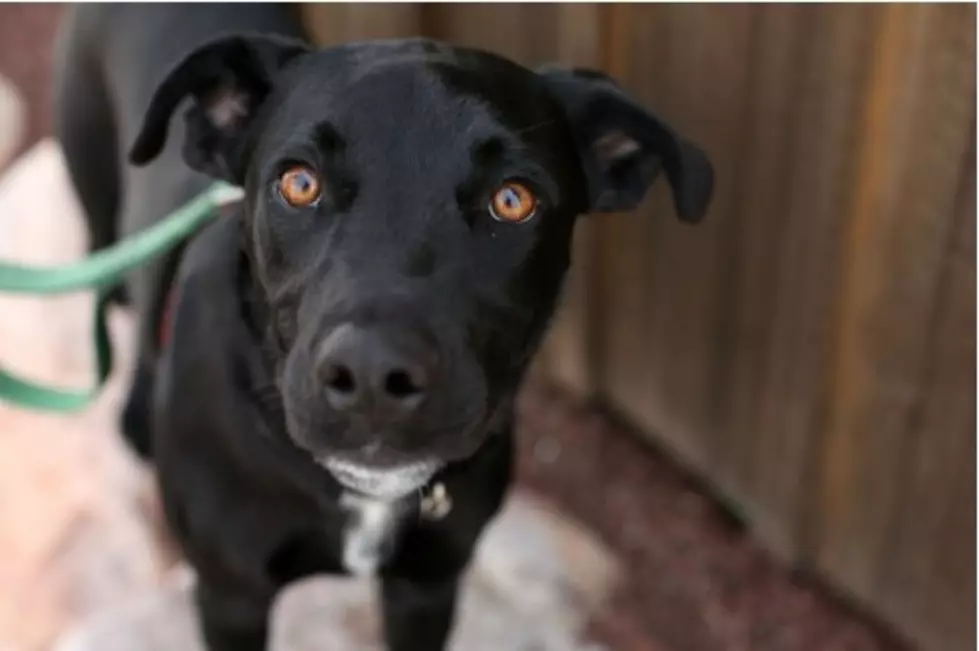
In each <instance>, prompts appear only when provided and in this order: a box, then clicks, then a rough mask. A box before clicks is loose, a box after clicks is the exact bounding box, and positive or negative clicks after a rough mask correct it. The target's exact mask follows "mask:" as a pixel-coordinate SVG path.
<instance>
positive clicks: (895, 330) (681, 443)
mask: <svg viewBox="0 0 979 651" xmlns="http://www.w3.org/2000/svg"><path fill="white" fill-rule="evenodd" d="M303 11H304V12H305V13H306V19H307V25H309V27H310V31H311V33H312V34H313V35H314V37H315V38H316V39H317V40H319V41H320V42H321V43H334V42H339V41H344V40H353V39H359V38H366V37H381V36H383V37H387V36H404V35H418V34H423V35H427V36H433V37H437V38H442V39H445V40H449V41H452V42H456V43H462V44H467V45H475V46H479V47H483V48H487V49H491V50H495V51H499V52H502V53H504V54H506V55H508V56H510V57H513V58H515V59H516V60H518V61H520V62H523V63H526V64H536V63H540V62H543V61H548V60H562V61H566V62H573V63H576V64H582V65H589V66H594V67H599V68H603V69H605V70H606V71H608V72H610V73H612V74H614V75H615V76H616V77H618V78H619V79H620V80H621V81H622V82H623V84H624V85H625V86H626V87H627V88H629V89H630V90H631V91H632V92H634V93H635V94H636V95H637V96H638V97H639V98H640V99H641V100H643V101H644V102H646V103H647V104H648V105H649V106H651V107H653V108H655V110H656V111H657V112H659V113H660V114H661V115H663V116H664V117H666V118H667V119H668V120H669V121H671V122H672V123H674V124H675V125H676V126H677V127H678V128H679V129H680V130H681V132H683V133H686V134H688V135H689V136H690V137H691V138H692V139H694V140H695V141H697V142H699V143H702V144H703V145H704V146H705V147H706V148H707V150H708V151H709V152H710V154H711V156H712V159H713V161H714V163H715V165H716V168H717V177H718V184H717V193H716V201H715V203H714V205H713V208H712V211H711V214H710V216H709V218H708V220H707V222H706V223H705V224H703V225H701V226H698V227H695V228H691V227H689V226H685V225H683V224H680V223H678V222H677V221H676V220H675V219H673V217H672V209H671V204H670V202H669V198H668V192H667V191H666V189H665V188H662V187H661V188H658V189H657V190H656V191H655V192H654V193H653V196H651V197H650V199H649V200H648V201H647V202H646V203H645V205H644V206H643V208H642V210H640V211H639V213H638V214H630V215H607V216H600V217H596V218H593V219H590V220H589V221H587V222H585V223H583V224H582V226H581V228H580V229H579V231H578V233H577V236H576V241H575V249H576V250H575V265H574V271H573V274H572V278H571V282H570V286H569V288H568V292H567V297H566V301H565V305H564V307H563V311H562V314H561V318H560V319H559V321H558V323H557V324H556V325H555V327H554V330H553V332H552V334H551V337H550V339H549V341H548V344H547V346H546V349H545V351H544V353H543V355H542V356H541V359H540V367H541V368H542V369H543V370H544V371H545V372H547V373H549V374H550V375H552V376H553V377H554V378H556V379H557V380H559V381H561V382H563V383H564V384H565V385H567V386H569V387H571V388H573V389H575V390H577V391H579V392H580V393H582V394H584V395H588V396H591V397H596V398H601V399H603V400H606V401H608V402H610V403H611V404H612V405H614V406H616V407H617V408H618V409H620V410H621V411H622V412H624V413H625V414H627V415H628V416H630V417H631V418H632V419H633V420H634V421H635V422H636V423H638V424H639V425H640V426H641V427H642V428H643V429H645V431H647V432H648V433H649V436H651V437H652V438H654V439H655V440H657V441H658V442H660V443H661V444H664V445H665V446H667V447H668V449H670V450H671V451H672V452H673V453H674V454H675V455H676V456H677V457H678V458H680V459H681V460H683V461H684V462H685V463H687V464H689V465H691V466H692V467H694V468H696V469H697V470H698V471H699V472H701V473H702V474H703V475H704V476H705V477H706V478H708V479H709V480H710V481H711V482H712V483H713V484H714V486H715V487H716V488H717V489H718V492H719V493H720V494H721V495H723V496H725V497H726V498H727V499H728V500H729V502H730V503H731V505H732V506H733V507H734V508H736V509H738V510H739V511H740V512H741V513H742V514H743V515H744V517H745V519H746V520H747V522H749V523H750V525H751V526H752V527H753V529H754V530H755V531H756V532H757V534H758V535H759V536H761V537H762V538H763V539H764V540H765V541H766V542H767V543H768V544H769V545H770V546H771V548H772V549H773V550H775V551H776V552H778V553H780V554H782V555H783V556H784V557H786V558H788V559H790V560H792V561H793V562H796V563H798V564H799V565H801V566H804V567H808V568H812V569H815V570H817V571H819V572H821V573H822V574H823V575H824V576H826V577H828V578H829V579H830V580H831V581H832V582H833V583H834V584H836V585H837V586H838V587H840V588H841V589H844V590H846V591H848V592H849V593H850V594H852V595H854V596H855V597H856V598H857V599H859V600H861V601H863V602H864V603H865V604H867V605H869V606H870V607H871V608H872V609H873V610H875V611H876V612H877V613H879V614H880V615H882V616H883V617H884V618H885V619H887V620H888V621H890V622H891V623H892V624H893V625H895V626H896V627H897V628H898V629H900V630H902V631H903V632H904V633H905V634H907V635H908V636H909V637H910V638H912V639H914V640H916V641H917V642H918V643H919V644H920V645H921V648H923V649H930V650H934V651H965V650H966V649H974V648H975V612H976V603H975V583H974V582H975V576H976V571H975V569H976V568H975V543H976V536H975V527H976V503H975V459H976V456H975V451H976V450H975V426H976V393H975V389H976V386H975V378H976V375H975V373H976V368H975V360H976V351H975V333H976V322H975V309H976V304H975V297H976V278H975V268H976V250H975V244H976V203H975V198H976V167H975V165H976V146H975V143H976V130H975V129H976V106H975V92H976V87H975V82H976V69H975V57H976V51H975V25H976V13H975V12H976V9H975V5H937V4H928V5H924V4H921V5H909V4H905V5H859V4H836V5H702V4H698V5H683V4H680V5H676V4H668V5H644V4H634V5H585V4H575V5H554V4H528V5H521V4H511V5H492V4H472V5H464V4H440V5H417V4H398V5H393V4H392V5H383V4H380V5H379V4H373V5H303Z"/></svg>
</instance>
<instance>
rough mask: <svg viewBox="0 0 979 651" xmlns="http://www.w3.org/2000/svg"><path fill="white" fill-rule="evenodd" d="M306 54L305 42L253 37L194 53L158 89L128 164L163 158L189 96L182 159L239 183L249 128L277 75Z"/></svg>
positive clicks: (226, 40)
mask: <svg viewBox="0 0 979 651" xmlns="http://www.w3.org/2000/svg"><path fill="white" fill-rule="evenodd" d="M308 51H309V48H308V47H307V46H306V44H305V43H302V42H301V41H297V40H293V39H287V38H283V37H277V36H267V35H249V34H242V35H236V36H230V37H224V38H221V39H218V40H216V41H212V42H211V43H208V44H206V45H203V46H201V47H199V48H198V49H196V50H194V51H193V52H191V53H190V54H189V55H187V57H186V58H184V59H183V61H181V62H180V63H178V64H177V65H176V67H174V68H173V69H172V70H171V71H170V72H169V73H168V74H167V76H166V77H165V78H164V80H163V82H162V83H161V84H160V85H159V86H158V87H157V89H156V92H155V93H154V94H153V98H152V99H151V100H150V105H149V108H148V109H147V112H146V116H145V117H144V121H143V126H142V129H140V132H139V135H138V136H137V137H136V141H135V143H134V144H133V147H132V150H131V151H130V153H129V160H130V161H131V162H132V163H133V164H135V165H144V164H146V163H148V162H150V161H151V160H153V159H154V158H155V157H156V156H157V155H159V153H160V151H161V150H162V149H163V145H164V143H165V142H166V138H167V128H168V126H169V123H170V120H171V118H172V117H173V113H174V111H175V110H176V109H177V107H178V106H179V105H180V103H181V102H182V101H183V100H184V99H185V98H187V97H190V98H191V106H190V107H189V108H188V109H187V112H186V114H185V116H184V117H185V120H186V122H187V134H186V136H185V138H186V140H185V142H184V148H183V154H184V159H185V160H186V161H187V164H188V165H189V166H190V167H191V168H193V169H195V170H197V171H199V172H203V173H205V174H208V175H210V176H213V177H216V178H220V179H224V180H226V181H230V182H232V183H238V184H240V183H241V182H242V181H243V177H244V171H245V162H246V161H245V158H246V153H247V152H246V149H247V146H246V142H245V141H246V138H245V137H244V136H245V134H246V132H247V130H248V126H249V125H250V124H251V122H252V120H253V118H254V117H255V113H256V112H257V111H258V108H259V106H260V105H261V103H262V101H263V100H264V99H265V98H266V96H267V95H268V93H269V91H270V90H271V88H272V83H273V80H274V78H275V76H276V74H278V72H279V71H280V70H281V69H282V67H283V66H284V65H285V64H286V63H287V62H288V61H290V60H291V59H293V58H294V57H296V56H298V55H300V54H304V53H306V52H308Z"/></svg>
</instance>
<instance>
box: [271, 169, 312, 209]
mask: <svg viewBox="0 0 979 651" xmlns="http://www.w3.org/2000/svg"><path fill="white" fill-rule="evenodd" d="M279 194H280V195H282V198H283V199H284V200H285V202H286V203H287V204H289V205H290V206H292V207H293V208H305V207H306V206H311V205H312V204H313V203H315V202H316V200H317V199H319V198H320V179H319V177H318V176H317V175H316V172H314V171H313V170H312V169H311V168H310V167H308V166H306V165H294V166H292V167H290V168H289V169H287V170H286V171H285V172H283V173H282V176H280V177H279Z"/></svg>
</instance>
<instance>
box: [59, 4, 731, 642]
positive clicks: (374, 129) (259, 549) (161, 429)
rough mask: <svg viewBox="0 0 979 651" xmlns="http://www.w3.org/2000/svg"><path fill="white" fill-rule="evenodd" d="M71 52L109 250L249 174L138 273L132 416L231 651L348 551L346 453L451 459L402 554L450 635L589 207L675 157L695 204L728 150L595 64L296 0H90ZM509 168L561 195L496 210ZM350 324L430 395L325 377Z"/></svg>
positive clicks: (90, 189)
mask: <svg viewBox="0 0 979 651" xmlns="http://www.w3.org/2000/svg"><path fill="white" fill-rule="evenodd" d="M59 61H60V69H59V75H58V94H57V97H58V99H57V111H56V112H57V116H58V120H57V130H58V135H59V137H60V139H61V142H62V143H63V145H64V148H65V154H66V157H67V160H68V166H69V170H70V172H71V176H72V179H73V181H74V183H75V185H76V187H77V189H78V192H79V195H80V197H81V200H82V202H83V204H84V207H85V210H86V212H87V217H88V220H89V226H90V229H91V233H92V236H93V239H92V242H93V247H94V248H101V247H104V246H106V245H108V244H111V243H112V242H114V241H115V240H116V239H117V238H118V237H120V236H121V235H125V234H128V233H131V232H134V231H138V230H141V229H143V228H145V227H146V226H148V225H150V224H152V223H153V222H155V221H157V220H158V219H160V218H161V217H162V216H163V215H165V214H167V213H168V212H170V211H171V210H173V209H174V208H175V207H177V206H179V205H180V204H181V203H183V202H184V201H186V200H187V199H188V198H190V197H192V196H193V195H194V194H195V193H197V192H199V191H200V190H201V189H203V188H204V187H206V185H207V184H208V183H209V182H210V180H211V179H213V178H220V179H225V180H228V181H231V182H233V183H236V184H239V185H242V186H243V187H244V188H245V190H246V199H245V201H244V202H243V204H242V206H241V207H240V209H239V210H238V211H237V212H236V213H235V214H234V215H232V216H228V217H224V218H222V219H221V220H220V221H218V222H217V223H215V224H213V225H211V226H209V227H207V228H206V229H205V230H204V231H203V232H202V233H200V234H199V235H198V236H197V237H195V238H194V239H193V241H192V242H191V243H190V244H189V246H188V248H187V249H186V251H185V252H183V253H181V254H179V255H174V256H171V257H170V258H168V259H166V260H162V261H159V262H157V263H155V264H153V265H151V266H149V267H147V268H145V269H142V270H140V272H139V273H137V274H135V275H134V276H133V277H132V278H131V281H130V282H129V283H128V284H127V287H126V288H125V290H126V291H125V296H126V299H127V300H128V301H129V302H130V303H131V304H132V306H133V308H134V310H135V311H136V313H137V314H138V316H139V320H140V341H139V370H138V372H137V376H136V379H135V381H134V383H133V388H132V392H131V395H130V400H129V404H128V406H127V408H126V411H125V418H124V429H125V431H126V435H127V437H128V438H129V439H130V440H131V441H132V442H133V444H134V446H135V447H136V448H137V449H138V450H139V451H140V452H141V453H142V454H143V456H145V457H146V458H148V459H149V458H152V459H153V461H154V463H155V464H156V466H157V468H158V473H159V481H160V486H161V491H162V495H163V499H164V505H165V511H166V515H167V518H168V521H169V524H170V526H171V528H172V530H173V533H174V535H175V536H176V538H177V539H178V540H179V542H180V544H181V546H182V548H183V551H184V553H185V554H186V556H187V558H188V559H189V561H190V562H191V563H192V564H193V566H194V567H195V569H196V571H197V574H198V588H197V601H198V607H199V612H200V615H201V618H202V629H203V632H204V635H205V638H206V640H207V643H208V646H209V648H210V649H211V651H232V650H234V651H249V650H256V651H257V650H259V649H262V648H264V645H265V639H266V634H267V623H266V619H267V613H268V608H269V604H270V602H271V600H272V598H273V597H274V595H275V594H276V592H277V591H278V590H279V589H280V588H281V587H282V586H283V585H285V584H286V583H288V582H290V581H293V580H295V579H297V578H301V577H303V576H306V575H308V574H311V573H315V572H340V571H342V564H341V560H340V551H341V527H342V525H343V522H344V517H345V516H344V513H343V512H342V511H341V509H340V507H339V505H338V498H339V495H340V493H341V491H342V490H343V489H342V488H341V485H340V483H338V481H337V479H335V478H334V474H331V472H328V471H327V470H325V469H324V466H323V462H324V460H330V459H342V460H344V461H346V462H350V463H356V464H358V467H361V466H363V467H371V468H379V469H384V468H394V467H400V466H403V465H404V464H408V463H415V462H418V461H426V462H432V463H435V464H437V466H438V467H439V468H440V469H439V470H438V472H437V474H436V475H435V476H434V477H433V478H432V479H431V481H432V482H436V481H437V482H441V483H442V484H444V485H445V487H446V488H447V490H448V492H449V494H450V495H451V496H452V499H453V509H452V511H451V513H450V514H449V515H448V517H446V518H445V519H443V520H440V521H434V522H432V521H423V520H419V519H418V518H417V517H409V518H407V519H405V521H404V522H403V523H402V524H403V526H402V529H401V531H400V533H399V536H398V538H397V545H396V546H395V548H394V551H393V554H392V555H391V556H390V557H389V558H387V560H386V561H385V562H384V564H383V566H382V567H381V568H380V572H379V573H380V577H381V580H382V583H383V590H382V604H381V605H382V608H383V611H384V624H385V635H386V639H387V643H388V646H389V648H390V649H391V650H392V651H437V650H439V649H442V648H443V646H444V644H445V641H446V639H447V636H448V634H449V631H450V628H451V622H452V619H453V613H454V608H455V601H456V595H457V592H458V587H459V586H458V583H459V577H460V576H461V574H462V572H463V570H464V569H465V568H466V566H467V564H468V563H469V561H470V558H471V556H472V553H473V549H474V546H475V544H476V542H477V540H478V538H479V535H480V533H481V531H482V530H483V528H484V527H485V525H486V524H487V522H488V521H489V520H490V519H491V518H492V517H493V515H494V514H495V513H496V512H497V510H498V508H499V506H500V504H501V502H502V500H503V498H504V494H505V491H506V488H507V486H508V484H509V482H510V476H511V463H512V459H511V456H512V455H511V448H512V440H511V436H512V435H511V430H512V402H513V399H514V394H515V392H516V390H517V387H518V386H519V383H520V380H521V376H522V374H523V372H524V371H525V369H526V367H527V364H528V361H529V360H530V358H531V356H532V355H533V353H534V350H535V348H536V346H537V344H538V343H539V341H540V339H541V337H542V335H543V333H544V331H545V328H546V326H547V324H548V320H549V319H550V317H551V315H552V313H553V311H554V307H555V304H556V301H557V299H558V295H559V292H560V288H561V283H562V280H563V278H564V274H565V271H566V269H567V266H568V264H569V251H570V243H571V237H572V231H573V226H574V223H575V220H576V218H577V217H578V215H581V214H584V213H589V212H605V211H614V210H625V209H630V208H633V207H635V206H636V205H637V204H638V203H639V201H640V200H641V199H642V198H643V196H644V195H645V194H646V191H647V189H648V188H649V186H650V185H651V184H652V183H653V182H654V181H655V179H656V178H657V176H658V173H659V171H660V170H661V169H662V170H664V171H665V176H666V179H667V180H668V181H669V184H670V186H671V188H672V190H673V195H674V199H675V203H676V207H677V213H678V215H679V216H680V217H682V218H683V219H686V220H690V221H695V220H697V219H699V218H700V217H702V216H703V214H704V212H705V211H706V209H707V205H708V202H709V199H710V194H711V189H712V170H711V166H710V164H709V162H708V160H707V158H706V156H705V155H704V154H703V152H701V151H700V150H699V149H697V148H696V147H695V146H693V145H691V144H690V143H689V142H688V141H686V140H685V139H683V138H682V137H680V136H679V135H678V134H677V133H676V132H675V131H674V130H673V129H672V128H671V127H670V126H669V125H667V124H666V123H665V122H663V121H662V120H661V119H659V118H657V117H655V116H654V115H652V114H651V113H649V112H648V111H647V110H646V109H644V108H642V107H641V106H639V105H638V104H637V103H636V102H635V101H634V100H632V99H631V98H630V97H629V96H628V95H627V94H626V93H625V91H623V90H622V89H621V88H620V87H619V86H617V85H616V84H615V83H614V82H613V81H612V80H611V79H609V78H608V77H606V76H604V75H601V74H599V73H595V72H592V71H574V70H567V69H561V68H547V69H543V70H540V71H532V70H528V69H526V68H523V67H521V66H519V65H517V64H515V63H512V62H510V61H508V60H506V59H503V58H500V57H497V56H495V55H492V54H488V53H484V52H479V51H474V50H469V49H464V48H456V47H452V46H449V45H445V44H441V43H436V42H432V41H426V40H404V41H378V42H366V43H357V44H351V45H345V46H342V47H335V48H330V49H326V50H315V49H313V48H311V47H309V46H308V45H307V44H306V42H305V41H304V40H303V38H302V35H301V31H300V29H299V28H298V26H297V25H296V23H295V19H294V17H293V16H292V14H291V9H290V8H289V7H288V6H287V5H263V4H249V5H194V4H189V5H187V4H160V5H154V4H147V5H128V4H119V5H84V6H77V7H74V8H72V10H71V13H70V16H69V18H68V19H67V22H66V25H65V27H64V29H63V31H62V34H61V41H60V56H59ZM181 107H185V108H181ZM178 113H179V114H182V116H183V120H175V119H173V118H174V117H175V116H176V115H177V114H178ZM130 148H131V149H130ZM127 150H128V152H129V154H128V158H129V159H130V160H131V162H132V163H134V164H135V165H129V164H127V161H126V151H127ZM296 163H302V164H305V165H307V166H308V167H309V168H311V169H312V170H314V171H315V173H316V174H317V175H318V177H319V178H320V179H321V181H322V187H323V192H322V196H321V199H320V200H319V201H317V202H316V203H315V204H314V205H311V206H309V207H307V208H293V207H291V206H289V205H288V204H287V203H286V202H285V201H283V199H282V197H281V196H280V195H279V188H278V185H277V179H278V178H279V176H280V175H281V174H282V172H283V171H284V170H285V169H286V168H288V167H289V166H290V165H294V164H296ZM512 179H519V180H520V182H521V183H523V184H524V185H526V186H527V187H529V188H530V189H531V190H532V191H533V192H534V193H535V194H536V195H537V197H538V198H539V205H538V208H537V211H536V213H535V214H534V216H533V217H532V218H531V219H529V220H528V221H526V222H524V223H502V222H500V221H496V220H494V219H493V217H492V216H491V214H490V211H489V210H488V205H489V203H490V201H491V197H492V194H493V192H494V189H495V188H497V187H498V186H499V185H500V184H501V183H503V182H504V181H508V180H512ZM171 287H173V288H174V290H175V296H176V299H175V301H174V304H173V310H172V316H171V319H172V322H171V323H170V326H171V331H172V333H173V334H172V338H171V339H170V341H169V342H168V343H167V345H166V346H163V347H162V348H161V346H159V345H158V341H157V337H156V335H157V331H158V327H159V321H160V318H161V313H162V306H163V302H164V299H165V296H166V295H167V293H168V292H169V291H170V288H171ZM343 328H347V329H348V330H353V331H356V332H358V333H360V334H358V335H357V336H358V337H361V338H362V339H363V338H364V337H366V339H363V340H364V341H367V342H369V345H367V348H363V347H361V348H355V349H350V350H347V349H344V350H342V351H341V352H343V353H344V354H346V353H350V354H352V355H354V357H355V358H356V360H357V363H361V362H363V363H364V364H368V365H369V364H375V365H376V364H378V363H388V362H391V359H394V358H396V359H395V361H397V362H398V363H399V364H402V365H403V366H404V367H405V368H410V369H420V370H419V371H418V372H417V375H418V377H421V378H422V379H423V380H424V382H423V384H422V385H420V388H418V391H419V395H420V398H419V399H418V400H417V401H415V402H412V403H411V405H410V409H401V410H399V411H397V412H396V413H397V417H393V416H392V415H391V412H385V413H384V417H383V418H382V417H381V415H380V412H378V411H377V408H376V406H375V407H371V408H370V409H368V410H367V411H363V410H361V411H357V412H356V413H355V412H353V411H350V410H348V409H347V408H346V407H340V406H338V405H339V403H338V402H337V401H336V400H333V399H332V398H331V397H330V396H329V395H328V393H329V392H328V391H327V390H326V389H325V388H324V379H323V378H324V364H325V361H324V359H325V357H324V356H326V355H327V353H326V352H324V349H325V348H329V351H328V352H329V354H331V355H332V354H333V352H335V351H334V348H335V346H334V345H333V344H335V343H336V341H335V340H336V337H334V338H332V339H331V335H334V334H335V333H337V332H338V331H340V330H341V329H343ZM364 333H367V334H364ZM331 341H332V342H333V344H330V346H333V347H332V348H331V347H330V346H327V344H326V343H324V342H331ZM358 341H359V340H358ZM348 348H349V346H348ZM367 349H369V350H367ZM351 350H352V351H353V352H350V351H351ZM377 351H395V352H391V353H390V355H393V356H394V357H392V358H391V359H388V358H387V357H385V358H384V359H381V360H380V361H378V359H377V355H380V354H381V353H378V352H377ZM387 354H388V353H387V352H385V353H384V355H387ZM371 356H373V357H371ZM368 357H370V359H367V358H368ZM423 358H424V360H425V361H423ZM365 360H366V361H365ZM392 363H393V362H392ZM358 368H359V367H358ZM365 368H366V367H365ZM371 368H373V367H371ZM358 372H359V371H358ZM371 372H373V371H371ZM412 372H415V371H412ZM359 377H360V376H358V378H359ZM365 377H366V376H365ZM412 377H414V376H412ZM370 404H373V403H370ZM385 472H387V471H385ZM336 476H337V477H340V478H341V479H342V476H341V475H336ZM405 499H406V500H408V501H409V502H410V501H411V499H412V497H411V496H409V497H407V498H405Z"/></svg>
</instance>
